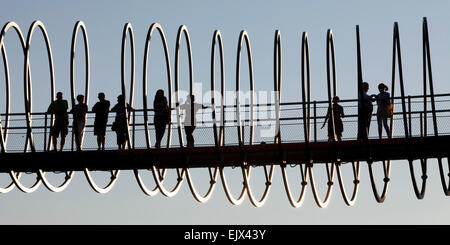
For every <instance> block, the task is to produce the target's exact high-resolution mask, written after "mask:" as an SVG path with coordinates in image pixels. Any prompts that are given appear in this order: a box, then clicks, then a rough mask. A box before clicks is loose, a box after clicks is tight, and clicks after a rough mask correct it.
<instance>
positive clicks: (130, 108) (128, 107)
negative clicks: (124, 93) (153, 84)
mask: <svg viewBox="0 0 450 245" xmlns="http://www.w3.org/2000/svg"><path fill="white" fill-rule="evenodd" d="M127 110H128V111H134V108H133V107H131V106H130V105H129V104H128V103H127Z"/></svg>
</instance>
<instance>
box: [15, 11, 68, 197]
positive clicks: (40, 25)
mask: <svg viewBox="0 0 450 245" xmlns="http://www.w3.org/2000/svg"><path fill="white" fill-rule="evenodd" d="M36 28H39V29H40V30H41V33H42V35H43V37H44V40H45V43H46V47H47V55H48V59H49V69H50V89H51V93H50V94H51V101H53V98H54V97H55V78H54V66H53V58H52V57H53V55H52V49H51V45H50V40H49V37H48V33H47V30H46V29H45V26H44V24H43V23H42V22H41V21H39V20H36V21H34V22H33V23H32V24H31V26H30V29H29V31H28V37H27V49H26V55H25V72H24V74H25V83H24V84H25V87H26V89H25V91H29V94H28V95H27V101H28V104H29V106H26V109H27V112H26V115H27V122H29V123H30V125H29V126H30V130H29V137H30V140H29V142H30V144H31V149H32V150H33V151H34V150H35V146H34V141H33V140H32V136H33V134H32V127H31V113H32V107H31V105H32V86H31V84H32V83H31V73H30V72H27V70H28V69H29V66H30V61H29V57H30V45H31V39H32V35H33V33H34V30H35V29H36ZM27 67H28V69H27ZM27 86H28V88H27ZM45 148H46V146H45V145H44V151H45V150H46V149H45ZM37 174H38V176H39V178H40V179H41V180H42V182H43V183H44V186H45V187H46V188H47V189H48V190H50V191H52V192H61V191H63V190H64V189H65V188H66V187H67V186H68V185H69V183H70V181H71V179H72V176H73V174H74V171H70V172H69V173H66V177H65V179H64V182H63V183H62V184H60V185H59V186H53V185H52V184H51V183H50V182H49V181H48V180H47V179H46V177H45V173H44V171H42V170H41V169H39V170H38V172H37Z"/></svg>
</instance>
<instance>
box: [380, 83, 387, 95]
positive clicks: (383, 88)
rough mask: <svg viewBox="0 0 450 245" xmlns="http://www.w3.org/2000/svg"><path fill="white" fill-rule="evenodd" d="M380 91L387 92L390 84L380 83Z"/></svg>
mask: <svg viewBox="0 0 450 245" xmlns="http://www.w3.org/2000/svg"><path fill="white" fill-rule="evenodd" d="M378 91H380V93H383V92H386V91H388V86H386V84H384V83H380V84H378Z"/></svg>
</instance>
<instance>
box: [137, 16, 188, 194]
mask: <svg viewBox="0 0 450 245" xmlns="http://www.w3.org/2000/svg"><path fill="white" fill-rule="evenodd" d="M154 30H158V32H159V34H160V36H161V40H162V43H163V47H164V54H165V61H166V72H167V82H168V88H169V105H171V103H172V78H171V69H170V61H169V49H168V48H167V42H166V37H165V35H164V31H163V29H162V27H161V25H160V24H158V23H153V24H152V25H151V26H150V27H149V29H148V32H147V37H146V40H145V53H144V63H143V66H144V67H143V80H142V81H143V86H142V100H143V106H144V127H145V142H146V146H147V149H148V150H151V141H150V134H149V129H148V105H147V72H148V55H149V52H150V42H151V37H152V34H153V31H154ZM171 130H172V128H171V124H169V132H168V137H167V147H170V139H171V137H170V135H171V132H172V131H171ZM155 171H158V177H156V174H155ZM165 174H166V170H165V169H164V170H163V172H162V173H159V170H157V169H156V168H155V167H153V168H152V176H153V178H154V179H157V180H158V181H159V182H157V183H156V185H155V188H154V189H153V190H150V189H148V188H147V187H146V185H145V184H144V182H143V181H142V179H141V177H140V175H139V170H138V169H134V175H135V176H136V180H137V182H138V184H139V186H140V187H141V189H142V191H143V192H144V193H145V194H146V195H148V196H154V195H156V194H158V192H159V190H160V186H159V185H162V182H163V181H164V177H165ZM179 178H180V177H179ZM164 190H165V189H164Z"/></svg>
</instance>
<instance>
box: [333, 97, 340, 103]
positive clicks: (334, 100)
mask: <svg viewBox="0 0 450 245" xmlns="http://www.w3.org/2000/svg"><path fill="white" fill-rule="evenodd" d="M339 101H340V99H339V96H334V97H333V103H335V104H337V103H339Z"/></svg>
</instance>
